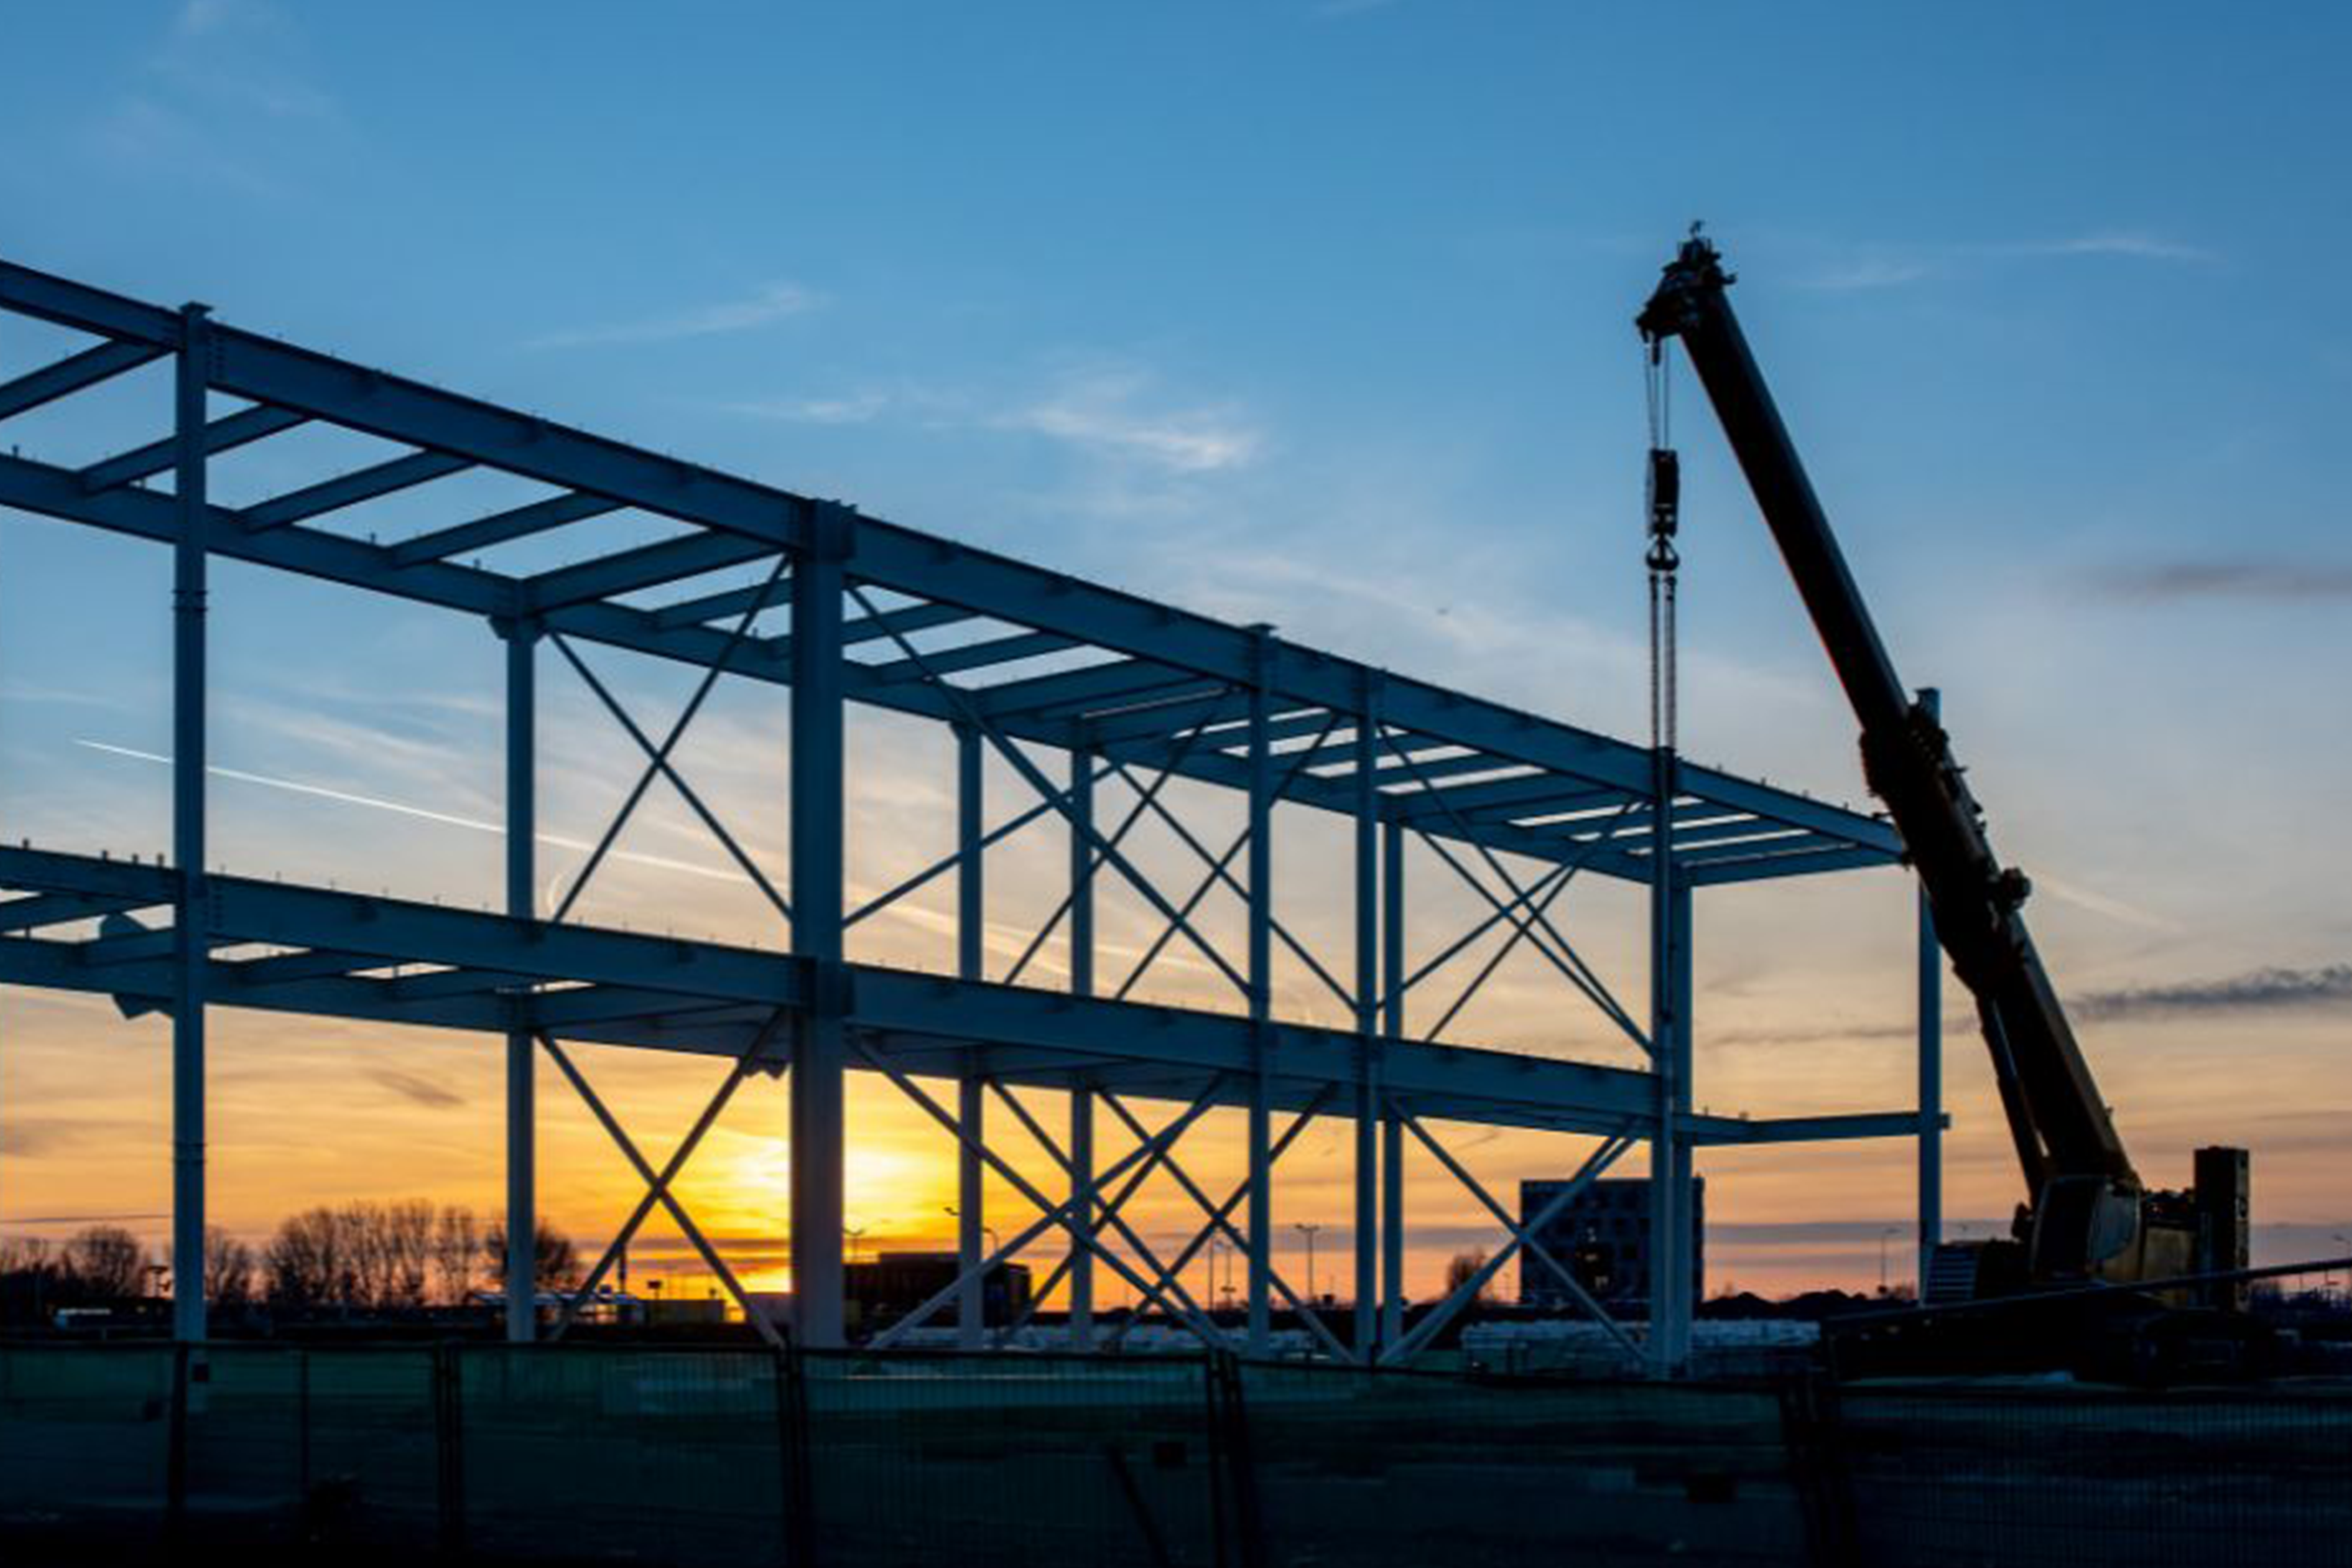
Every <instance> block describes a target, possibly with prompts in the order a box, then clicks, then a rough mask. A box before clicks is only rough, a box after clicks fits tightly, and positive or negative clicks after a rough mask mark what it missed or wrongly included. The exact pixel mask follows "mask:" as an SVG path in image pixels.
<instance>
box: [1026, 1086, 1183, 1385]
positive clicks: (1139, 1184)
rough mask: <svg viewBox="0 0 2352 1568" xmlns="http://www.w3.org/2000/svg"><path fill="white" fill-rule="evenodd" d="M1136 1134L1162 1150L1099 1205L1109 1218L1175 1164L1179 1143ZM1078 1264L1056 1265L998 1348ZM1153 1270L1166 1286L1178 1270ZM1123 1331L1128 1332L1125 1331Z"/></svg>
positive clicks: (1070, 1260)
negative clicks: (1153, 1176) (1161, 1169)
mask: <svg viewBox="0 0 2352 1568" xmlns="http://www.w3.org/2000/svg"><path fill="white" fill-rule="evenodd" d="M1223 1082H1224V1074H1223V1073H1222V1072H1221V1073H1218V1074H1217V1075H1216V1076H1215V1077H1214V1078H1213V1079H1212V1080H1211V1081H1210V1083H1209V1087H1208V1089H1207V1090H1205V1091H1204V1092H1203V1094H1204V1096H1206V1095H1211V1094H1214V1093H1215V1092H1216V1091H1217V1089H1218V1088H1219V1086H1220V1085H1222V1084H1223ZM1136 1131H1137V1136H1138V1137H1139V1138H1140V1139H1141V1140H1142V1142H1143V1144H1144V1145H1155V1144H1156V1145H1159V1147H1158V1149H1157V1151H1156V1152H1155V1153H1154V1154H1153V1155H1152V1157H1151V1158H1150V1159H1148V1160H1146V1161H1144V1162H1143V1164H1142V1165H1141V1166H1139V1168H1138V1169H1137V1170H1136V1172H1135V1174H1134V1175H1132V1176H1129V1177H1128V1178H1127V1185H1126V1186H1122V1187H1120V1188H1119V1189H1118V1192H1117V1193H1115V1194H1113V1195H1112V1196H1111V1197H1110V1198H1109V1200H1108V1202H1102V1203H1098V1204H1097V1211H1098V1212H1099V1213H1101V1214H1102V1215H1104V1216H1105V1217H1108V1216H1109V1215H1112V1214H1116V1213H1118V1211H1120V1210H1121V1209H1123V1208H1124V1207H1126V1206H1127V1200H1128V1199H1129V1198H1131V1197H1134V1196H1135V1195H1136V1194H1137V1193H1139V1192H1140V1191H1141V1190H1142V1189H1143V1184H1144V1183H1145V1182H1147V1181H1149V1180H1150V1178H1151V1173H1152V1172H1153V1171H1155V1170H1157V1169H1159V1167H1160V1166H1161V1165H1163V1164H1172V1163H1173V1161H1174V1158H1175V1147H1176V1145H1175V1140H1173V1139H1170V1140H1168V1141H1167V1142H1165V1143H1160V1137H1161V1134H1157V1133H1155V1134H1144V1133H1143V1131H1142V1129H1141V1128H1140V1127H1137V1129H1136ZM1164 1131H1165V1129H1163V1132H1164ZM1103 1185H1104V1183H1103V1182H1101V1181H1097V1183H1096V1186H1097V1189H1098V1190H1099V1188H1100V1187H1101V1186H1103ZM1078 1202H1079V1199H1078V1197H1076V1195H1073V1196H1072V1197H1071V1198H1070V1199H1069V1200H1068V1201H1067V1202H1066V1204H1065V1205H1064V1207H1067V1208H1075V1207H1077V1205H1078ZM1075 1262H1076V1254H1074V1253H1064V1254H1063V1256H1062V1259H1061V1260H1060V1261H1059V1262H1057V1263H1055V1265H1054V1271H1053V1272H1052V1273H1050V1274H1048V1275H1046V1276H1045V1283H1044V1284H1043V1285H1040V1286H1039V1287H1038V1288H1037V1289H1036V1290H1035V1291H1033V1292H1031V1294H1030V1297H1029V1304H1028V1305H1027V1306H1026V1307H1024V1308H1023V1309H1022V1311H1021V1315H1020V1316H1019V1317H1017V1318H1015V1319H1014V1320H1013V1322H1009V1323H1007V1324H1005V1325H1004V1326H1003V1327H1002V1328H1000V1329H998V1330H997V1331H996V1335H995V1338H994V1339H993V1340H992V1342H991V1343H992V1344H993V1346H994V1347H995V1348H997V1349H999V1350H1002V1349H1003V1347H1004V1343H1005V1342H1006V1341H1007V1340H1010V1339H1011V1338H1012V1337H1013V1335H1014V1334H1016V1333H1020V1332H1021V1331H1022V1330H1023V1329H1024V1328H1025V1327H1027V1326H1028V1323H1029V1320H1030V1319H1032V1318H1034V1317H1035V1316H1036V1315H1037V1309H1038V1308H1039V1307H1040V1306H1042V1305H1043V1304H1044V1302H1045V1298H1047V1297H1048V1296H1051V1295H1052V1294H1053V1293H1054V1288H1055V1286H1057V1285H1059V1284H1060V1283H1061V1282H1062V1281H1063V1280H1064V1279H1065V1278H1066V1276H1067V1275H1068V1274H1069V1272H1070V1269H1071V1266H1072V1265H1073V1264H1074V1263H1075ZM1150 1267H1151V1270H1152V1271H1153V1272H1154V1273H1155V1274H1157V1275H1158V1276H1159V1278H1160V1281H1162V1282H1163V1283H1165V1282H1167V1281H1168V1279H1169V1276H1170V1274H1171V1273H1172V1272H1173V1271H1174V1270H1170V1269H1167V1268H1165V1267H1164V1266H1163V1265H1161V1264H1160V1261H1159V1260H1157V1259H1156V1258H1155V1259H1153V1260H1151V1263H1150ZM1122 1332H1124V1331H1123V1330H1122Z"/></svg>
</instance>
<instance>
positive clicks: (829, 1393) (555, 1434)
mask: <svg viewBox="0 0 2352 1568" xmlns="http://www.w3.org/2000/svg"><path fill="white" fill-rule="evenodd" d="M60 1543H62V1546H61V1544H60ZM93 1546H98V1547H100V1548H102V1549H101V1550H99V1551H96V1552H93V1551H92V1550H91V1548H92V1547H93ZM276 1549H283V1551H284V1552H286V1553H288V1554H289V1555H291V1554H303V1555H302V1560H304V1561H315V1560H317V1557H318V1555H319V1554H320V1553H321V1552H322V1549H323V1550H324V1551H325V1552H332V1553H334V1554H336V1555H338V1556H340V1557H341V1559H342V1560H343V1561H345V1562H346V1563H357V1562H359V1561H361V1560H362V1559H366V1560H373V1559H374V1557H375V1556H376V1555H378V1554H383V1555H384V1556H385V1557H386V1558H387V1560H388V1559H389V1558H390V1557H392V1556H398V1557H400V1558H402V1559H404V1560H405V1559H409V1558H413V1557H415V1556H416V1555H418V1554H420V1553H425V1552H438V1553H441V1554H443V1555H445V1556H460V1557H472V1558H477V1559H479V1560H483V1561H495V1562H538V1563H585V1562H592V1561H599V1562H601V1561H614V1560H625V1561H629V1562H633V1563H648V1564H652V1563H677V1564H686V1563H695V1564H700V1563H711V1562H722V1561H723V1562H730V1563H738V1562H740V1563H783V1564H792V1565H795V1568H814V1565H816V1564H834V1563H857V1564H859V1565H860V1568H866V1565H874V1568H897V1565H901V1564H903V1565H908V1568H911V1565H914V1564H929V1563H957V1564H975V1565H979V1568H992V1565H1007V1568H1010V1565H1016V1564H1017V1565H1018V1568H1066V1565H1067V1568H1080V1565H1087V1564H1109V1563H1118V1564H1144V1565H1149V1568H1271V1565H1276V1564H1280V1565H1285V1568H1287V1565H1291V1564H1308V1563H1360V1564H1368V1565H1373V1568H1378V1565H1381V1564H1389V1563H1394V1564H1399V1565H1405V1564H1411V1565H1413V1568H1423V1565H1430V1564H1446V1563H1491V1562H1494V1561H1496V1560H1498V1559H1501V1558H1505V1557H1507V1556H1517V1557H1519V1558H1523V1559H1526V1560H1529V1561H1551V1560H1572V1561H1575V1562H1578V1563H1598V1564H1608V1563H1636V1562H1641V1563H1647V1562H1652V1561H1655V1560H1657V1559H1659V1558H1662V1557H1679V1558H1682V1559H1684V1560H1686V1561H1692V1562H1704V1563H1731V1564H1742V1563H1759V1564H1760V1563H1825V1564H1832V1565H1837V1568H1844V1565H1848V1564H1857V1563H1870V1564H1879V1563H1885V1564H1893V1565H1901V1564H1918V1565H1921V1568H1949V1565H1959V1564H1980V1563H1982V1564H1990V1563H1999V1564H2012V1563H2014V1564H2032V1563H2068V1564H2083V1565H2089V1564H2098V1563H2111V1562H2112V1563H2126V1562H2128V1563H2133V1564H2135V1565H2139V1564H2150V1563H2153V1564H2168V1563H2181V1564H2189V1563H2195V1564H2200V1565H2201V1564H2209V1563H2210V1564H2229V1563H2262V1564H2264V1565H2265V1568H2267V1565H2269V1564H2273V1563H2281V1562H2291V1563H2296V1564H2298V1565H2299V1568H2301V1565H2305V1564H2312V1565H2321V1568H2325V1565H2328V1564H2347V1565H2352V1392H2347V1390H2345V1389H2343V1388H2341V1387H2338V1388H2336V1390H2335V1391H2334V1392H2332V1393H2329V1392H2322V1391H2319V1390H2307V1391H2303V1392H2294V1391H2286V1392H2277V1391H2263V1392H2261V1393H2255V1392H2252V1391H2239V1392H2227V1393H2222V1392H2216V1393H2191V1394H2123V1393H2105V1392H2098V1391H2094V1390H2088V1389H2084V1388H2076V1387H2066V1388H2055V1387H2043V1388H2036V1387H2022V1386H2021V1387H2006V1388H1988V1387H1986V1386H1983V1385H1977V1386H1973V1387H1970V1388H1968V1389H1957V1388H1951V1387H1932V1386H1916V1387H1888V1386H1868V1385H1860V1386H1855V1385H1849V1386H1847V1387H1845V1388H1843V1389H1837V1390H1832V1389H1830V1388H1828V1387H1826V1386H1825V1385H1818V1384H1806V1383H1799V1384H1790V1385H1781V1386H1779V1387H1774V1386H1769V1385H1760V1384H1758V1385H1726V1384H1655V1383H1634V1382H1625V1383H1592V1382H1569V1381H1562V1380H1554V1379H1544V1378H1499V1379H1498V1378H1461V1377H1454V1376H1445V1375H1433V1374H1426V1373H1416V1372H1373V1371H1365V1370H1361V1369H1355V1368H1345V1367H1333V1366H1324V1365H1312V1364H1244V1363H1241V1362H1237V1361H1235V1360H1234V1359H1232V1358H1230V1357H1213V1358H1201V1357H1189V1358H1180V1357H1174V1356H1154V1357H1150V1358H1148V1359H1147V1358H1134V1359H1121V1358H1116V1357H1108V1358H1088V1357H1080V1356H1053V1355H988V1356H959V1355H955V1354H931V1353H911V1354H887V1355H877V1354H858V1353H828V1354H817V1353H805V1354H796V1355H793V1354H786V1355H780V1354H772V1353H770V1352H768V1351H765V1350H761V1349H757V1348H741V1349H735V1348H722V1347H700V1346H692V1347H630V1346H620V1345H607V1344H580V1345H565V1346H562V1347H556V1346H522V1347H509V1346H503V1345H492V1344H477V1343H467V1344H462V1345H459V1344H449V1345H438V1346H433V1345H386V1346H368V1347H357V1346H352V1347H346V1346H301V1345H285V1344H220V1345H212V1346H205V1347H200V1348H195V1349H191V1350H186V1351H180V1350H175V1349H174V1348H173V1347H171V1346H168V1345H156V1344H137V1343H130V1344H126V1343H114V1344H92V1345H45V1344H27V1345H0V1561H5V1562H6V1563H9V1564H10V1565H11V1568H17V1565H18V1564H20V1563H22V1564H41V1565H43V1568H46V1564H47V1563H50V1562H65V1561H72V1562H85V1561H109V1562H126V1563H127V1562H135V1561H140V1560H142V1559H148V1560H160V1561H167V1562H172V1563H182V1562H205V1561H212V1560H215V1558H216V1557H220V1558H226V1557H230V1556H235V1557H237V1558H238V1559H239V1560H241V1561H245V1562H247V1563H255V1564H258V1563H266V1562H268V1561H272V1560H274V1559H273V1557H272V1552H273V1550H276ZM45 1552H46V1553H47V1555H44V1553H45Z"/></svg>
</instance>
